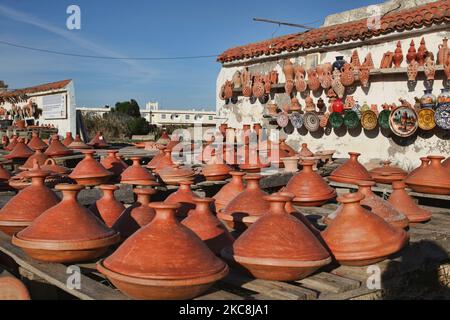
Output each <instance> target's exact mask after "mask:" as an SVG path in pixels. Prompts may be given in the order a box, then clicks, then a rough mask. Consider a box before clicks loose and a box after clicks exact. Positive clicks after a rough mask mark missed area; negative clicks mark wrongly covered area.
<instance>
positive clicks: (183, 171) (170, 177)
mask: <svg viewBox="0 0 450 320" xmlns="http://www.w3.org/2000/svg"><path fill="white" fill-rule="evenodd" d="M158 173H159V177H160V179H161V180H162V181H163V182H164V183H165V184H166V185H175V186H178V185H180V182H182V181H189V182H190V183H191V184H192V183H194V179H195V173H194V171H193V170H192V169H191V168H189V167H187V166H181V164H174V165H172V166H170V167H166V168H164V169H161V170H159V172H158Z"/></svg>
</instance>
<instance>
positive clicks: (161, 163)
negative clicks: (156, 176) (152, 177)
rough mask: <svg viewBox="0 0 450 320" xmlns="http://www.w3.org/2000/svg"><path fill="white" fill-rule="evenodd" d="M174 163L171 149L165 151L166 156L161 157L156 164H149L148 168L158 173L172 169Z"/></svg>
mask: <svg viewBox="0 0 450 320" xmlns="http://www.w3.org/2000/svg"><path fill="white" fill-rule="evenodd" d="M173 165H174V162H173V161H172V151H171V150H169V149H164V156H163V157H160V158H159V159H158V161H156V163H152V164H150V163H149V164H147V168H149V169H151V170H152V171H153V172H156V173H157V172H158V171H159V170H161V169H164V168H166V167H172V166H173Z"/></svg>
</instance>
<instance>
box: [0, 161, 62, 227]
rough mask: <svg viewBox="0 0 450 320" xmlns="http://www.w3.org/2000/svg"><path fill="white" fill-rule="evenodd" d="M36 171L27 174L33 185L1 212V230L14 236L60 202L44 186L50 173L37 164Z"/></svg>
mask: <svg viewBox="0 0 450 320" xmlns="http://www.w3.org/2000/svg"><path fill="white" fill-rule="evenodd" d="M35 164H36V169H33V170H30V171H28V172H26V176H27V177H29V178H31V185H30V186H28V187H26V188H25V189H23V190H21V191H20V192H19V193H18V194H17V195H16V196H15V197H13V198H12V199H11V200H9V201H8V202H7V203H6V204H5V205H4V206H3V208H2V209H1V210H0V230H1V231H3V232H5V233H6V234H9V235H13V234H14V233H16V232H19V231H20V230H22V229H24V228H26V227H27V226H29V225H30V224H31V223H32V222H33V221H34V220H35V219H36V218H37V217H38V216H39V215H40V214H42V213H43V212H44V211H45V210H47V209H49V208H51V207H53V206H55V205H57V204H58V202H59V198H58V196H57V195H56V194H55V193H54V192H53V191H52V190H50V189H48V188H47V187H46V186H45V185H44V180H45V178H46V177H47V176H48V175H49V172H47V171H43V170H42V169H41V168H40V167H39V165H38V164H37V163H36V162H35Z"/></svg>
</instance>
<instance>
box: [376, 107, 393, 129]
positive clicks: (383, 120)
mask: <svg viewBox="0 0 450 320" xmlns="http://www.w3.org/2000/svg"><path fill="white" fill-rule="evenodd" d="M390 116H391V110H383V111H381V112H380V114H379V115H378V124H379V125H380V127H381V128H383V129H389V128H390V127H389V117H390Z"/></svg>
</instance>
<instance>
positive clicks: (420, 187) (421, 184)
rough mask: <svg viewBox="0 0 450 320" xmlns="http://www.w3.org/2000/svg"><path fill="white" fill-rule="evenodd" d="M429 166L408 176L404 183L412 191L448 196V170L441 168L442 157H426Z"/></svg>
mask: <svg viewBox="0 0 450 320" xmlns="http://www.w3.org/2000/svg"><path fill="white" fill-rule="evenodd" d="M428 159H430V164H429V165H428V166H426V167H423V168H419V169H418V170H416V171H414V173H413V174H410V175H409V176H408V177H407V178H406V179H405V183H406V184H407V185H408V186H409V187H410V188H411V189H413V190H414V191H417V192H423V193H433V194H443V195H449V194H450V170H448V169H446V168H444V167H443V166H442V163H441V162H442V160H444V159H445V158H444V157H443V156H428Z"/></svg>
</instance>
